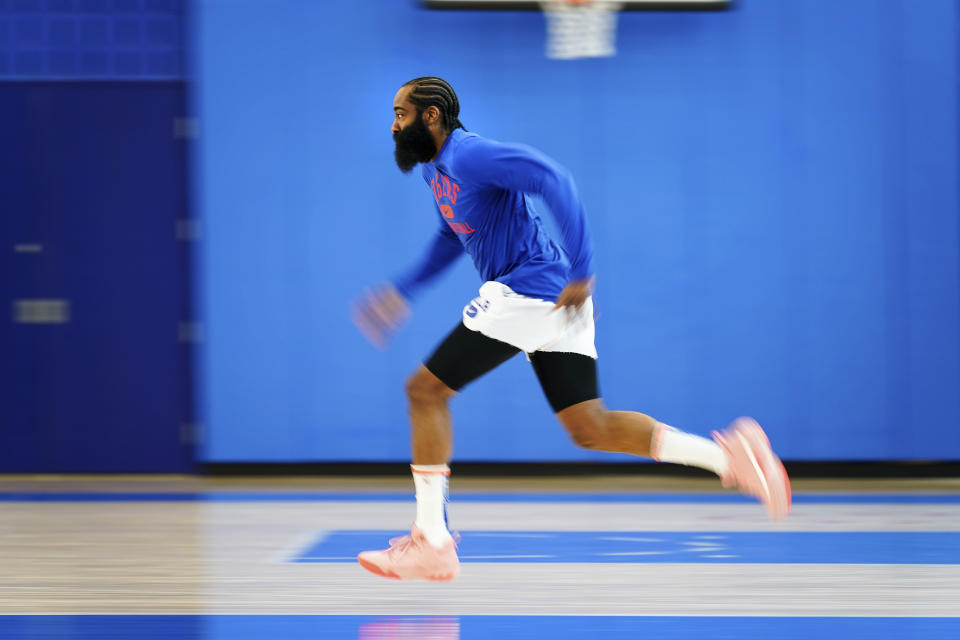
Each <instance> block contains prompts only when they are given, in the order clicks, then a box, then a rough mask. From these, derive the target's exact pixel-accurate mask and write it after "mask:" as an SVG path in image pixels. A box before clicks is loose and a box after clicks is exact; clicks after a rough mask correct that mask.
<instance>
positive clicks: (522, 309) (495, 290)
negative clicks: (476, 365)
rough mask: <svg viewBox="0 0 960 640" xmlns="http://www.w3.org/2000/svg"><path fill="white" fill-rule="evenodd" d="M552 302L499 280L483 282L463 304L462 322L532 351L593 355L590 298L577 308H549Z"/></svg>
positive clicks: (595, 355) (476, 329)
mask: <svg viewBox="0 0 960 640" xmlns="http://www.w3.org/2000/svg"><path fill="white" fill-rule="evenodd" d="M553 307H554V303H553V302H550V301H549V300H541V299H540V298H528V297H527V296H522V295H520V294H519V293H514V291H513V289H511V288H510V287H508V286H507V285H505V284H503V283H500V282H484V283H483V286H482V287H480V295H479V296H477V297H476V298H474V299H473V300H472V301H471V302H470V303H469V304H468V305H467V306H465V307H464V308H463V324H464V326H466V327H467V329H470V330H472V331H479V332H480V333H482V334H483V335H485V336H487V337H490V338H493V339H495V340H499V341H501V342H506V343H507V344H512V345H513V346H515V347H517V348H518V349H521V350H523V351H526V352H527V353H533V352H534V351H558V352H564V353H579V354H582V355H585V356H589V357H591V358H594V359H596V357H597V348H596V346H595V345H594V327H593V299H592V298H587V301H586V302H585V303H584V304H583V306H582V307H580V308H579V309H577V310H573V309H572V308H563V309H557V310H556V311H554V310H553Z"/></svg>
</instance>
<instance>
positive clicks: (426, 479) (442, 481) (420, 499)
mask: <svg viewBox="0 0 960 640" xmlns="http://www.w3.org/2000/svg"><path fill="white" fill-rule="evenodd" d="M410 469H411V471H413V485H414V486H415V487H416V489H417V521H416V524H417V528H418V529H420V531H422V532H423V535H425V536H426V537H427V541H428V542H429V543H430V544H432V545H433V546H435V547H441V546H443V545H444V544H445V543H446V542H447V541H448V540H450V538H451V537H452V536H451V535H450V531H449V530H448V529H447V509H446V504H447V479H448V478H449V476H450V467H448V466H447V465H445V464H412V465H410Z"/></svg>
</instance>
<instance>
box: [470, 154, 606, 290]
mask: <svg viewBox="0 0 960 640" xmlns="http://www.w3.org/2000/svg"><path fill="white" fill-rule="evenodd" d="M457 171H458V172H459V173H460V174H461V175H465V174H469V177H470V179H472V180H475V181H477V182H480V183H481V184H488V185H491V186H496V187H500V188H502V189H509V190H513V191H522V192H523V193H529V194H535V195H538V196H540V197H541V198H542V199H543V201H544V202H545V203H546V204H547V206H548V207H549V208H550V212H551V214H552V215H553V216H554V219H555V220H556V222H557V227H558V228H559V230H560V235H561V241H562V243H563V248H564V250H565V251H566V252H567V257H568V258H569V259H570V267H571V270H570V274H571V283H570V285H571V286H569V287H568V288H567V289H565V290H564V293H563V294H561V296H560V298H558V299H557V304H558V306H564V305H566V304H573V305H574V306H578V307H579V306H580V305H581V304H583V301H584V300H586V298H587V296H588V295H590V288H591V286H592V281H593V249H592V247H591V243H590V235H589V233H588V231H587V225H586V219H585V216H584V213H583V204H582V203H581V202H580V196H579V194H578V193H577V187H576V185H575V184H574V182H573V177H572V176H571V175H570V172H569V171H567V170H566V169H565V168H564V167H562V166H560V165H559V164H557V163H556V162H554V161H553V160H552V159H550V158H548V157H547V156H545V155H544V154H542V153H540V152H539V151H537V150H536V149H534V148H533V147H528V146H526V145H520V144H506V143H499V142H493V141H491V140H476V141H473V142H472V143H471V144H470V145H469V147H464V148H463V149H462V151H461V156H460V162H458V167H457ZM568 289H569V291H568Z"/></svg>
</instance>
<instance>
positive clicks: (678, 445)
mask: <svg viewBox="0 0 960 640" xmlns="http://www.w3.org/2000/svg"><path fill="white" fill-rule="evenodd" d="M650 457H652V458H653V459H654V460H656V461H657V462H676V463H677V464H684V465H687V466H688V467H700V468H701V469H706V470H707V471H713V472H714V473H715V474H717V475H718V476H720V477H723V475H724V474H725V473H726V472H727V454H726V452H724V450H723V448H722V447H721V446H720V445H718V444H717V443H716V442H714V441H713V440H707V439H706V438H701V437H700V436H695V435H693V434H692V433H685V432H683V431H680V430H679V429H674V428H673V427H671V426H670V425H667V424H663V423H662V422H661V423H658V424H657V428H656V429H655V430H654V432H653V438H652V439H651V441H650Z"/></svg>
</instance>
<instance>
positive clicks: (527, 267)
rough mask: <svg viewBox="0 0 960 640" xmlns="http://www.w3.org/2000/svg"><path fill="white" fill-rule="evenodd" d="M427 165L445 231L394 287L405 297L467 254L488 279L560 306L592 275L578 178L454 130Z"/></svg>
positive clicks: (528, 151)
mask: <svg viewBox="0 0 960 640" xmlns="http://www.w3.org/2000/svg"><path fill="white" fill-rule="evenodd" d="M422 166H423V178H424V180H425V181H426V182H427V184H428V185H429V186H430V189H431V191H432V192H433V196H434V199H435V200H436V205H437V206H436V210H437V215H438V217H439V222H440V226H439V228H438V230H437V235H436V237H435V239H434V241H433V244H432V245H431V246H430V248H429V249H428V250H427V252H426V254H425V255H424V256H423V258H422V259H421V261H420V262H419V263H417V264H416V265H414V266H413V268H411V269H410V270H409V271H407V272H406V273H405V274H403V275H401V276H400V277H399V278H397V279H396V280H395V281H394V285H395V286H396V287H397V289H398V290H399V291H400V293H401V294H402V295H403V296H404V297H406V298H408V299H409V298H412V297H414V296H415V295H416V293H417V291H418V290H419V289H421V288H422V287H423V286H424V285H425V284H427V283H428V282H429V281H430V280H432V279H433V278H434V277H435V276H436V275H438V274H439V273H440V272H442V271H443V270H444V269H445V268H446V267H448V266H449V265H450V264H452V263H453V262H454V260H456V258H457V257H459V256H460V255H462V254H463V252H464V251H465V252H466V253H467V254H469V255H470V257H471V258H472V259H473V263H474V265H475V266H476V268H477V271H478V272H479V273H480V277H481V278H482V279H483V280H484V281H490V280H495V281H497V282H502V283H503V284H505V285H507V286H508V287H510V288H511V289H513V290H514V291H515V292H517V293H519V294H522V295H525V296H530V297H533V298H542V299H544V300H556V299H557V297H558V296H559V295H560V292H561V291H562V290H563V288H564V287H565V286H566V285H567V284H568V283H569V282H570V281H571V280H575V279H583V278H587V277H589V276H590V275H592V274H593V265H592V258H593V254H592V249H591V246H590V239H589V235H588V233H587V229H586V224H585V220H584V214H583V206H582V204H581V203H580V197H579V195H577V190H576V186H575V185H574V183H573V179H572V178H571V177H570V174H569V172H568V171H567V170H566V169H564V168H563V167H561V166H560V165H558V164H557V163H555V162H554V161H553V160H551V159H550V158H548V157H547V156H545V155H543V154H542V153H540V152H539V151H537V150H536V149H533V148H532V147H528V146H525V145H519V144H505V143H500V142H495V141H493V140H488V139H486V138H483V137H481V136H478V135H477V134H475V133H468V132H467V131H464V130H463V129H455V130H454V131H453V132H451V133H450V135H449V136H448V137H447V139H446V141H445V142H444V145H443V147H442V148H441V149H440V153H438V154H437V157H436V159H435V160H434V161H432V162H425V163H423V165H422ZM530 195H536V196H539V197H540V198H542V199H543V201H544V202H545V203H546V205H547V206H548V207H549V208H550V211H551V213H552V214H553V215H554V217H555V219H556V222H557V227H558V228H559V231H560V235H561V241H562V247H563V248H562V249H561V246H560V245H558V244H557V243H556V242H554V240H553V239H552V238H551V237H550V236H549V234H547V232H546V231H545V230H544V229H543V226H542V224H541V222H540V218H539V217H538V216H537V214H536V212H535V211H534V209H533V206H532V204H531V202H530V199H529V196H530Z"/></svg>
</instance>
